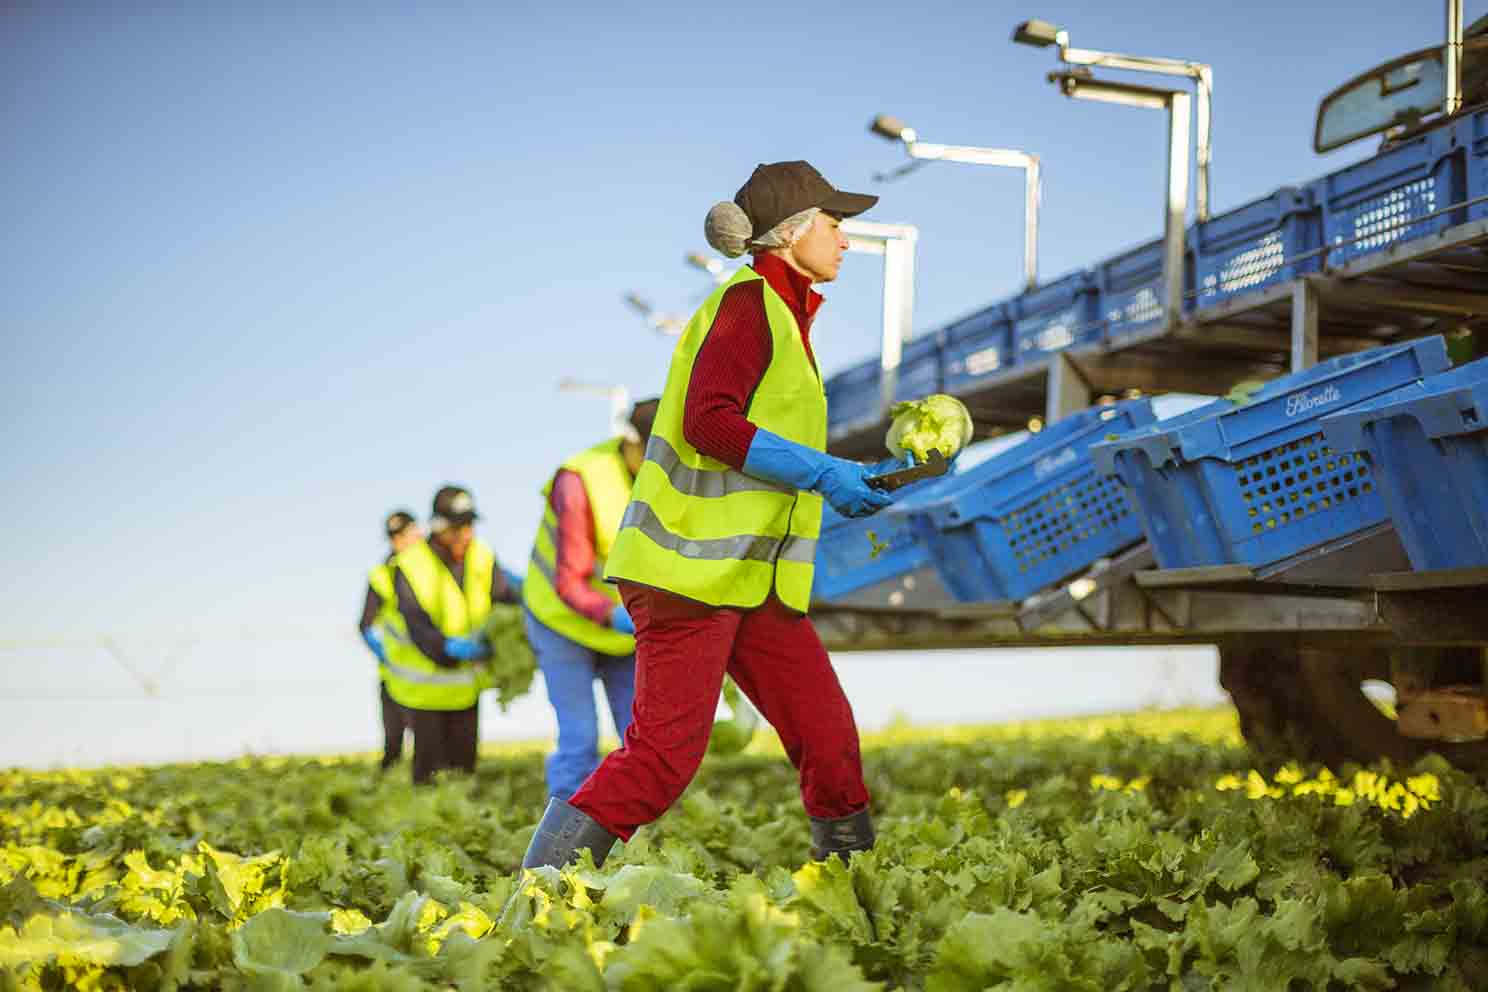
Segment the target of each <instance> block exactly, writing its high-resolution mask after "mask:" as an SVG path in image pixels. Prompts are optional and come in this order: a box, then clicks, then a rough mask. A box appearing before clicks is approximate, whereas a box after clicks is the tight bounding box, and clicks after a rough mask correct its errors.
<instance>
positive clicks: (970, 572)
mask: <svg viewBox="0 0 1488 992" xmlns="http://www.w3.org/2000/svg"><path fill="white" fill-rule="evenodd" d="M1151 420H1152V412H1151V405H1150V403H1148V402H1147V401H1145V400H1141V401H1129V402H1127V403H1124V404H1120V405H1119V406H1118V407H1117V408H1107V409H1105V410H1092V411H1082V412H1081V413H1080V414H1076V415H1074V416H1072V417H1069V418H1065V420H1064V421H1060V422H1057V423H1056V424H1054V425H1051V429H1050V430H1049V431H1047V432H1045V433H1047V434H1048V435H1049V436H1048V437H1045V436H1044V435H1042V434H1041V435H1037V436H1036V437H1034V438H1032V439H1030V440H1028V441H1025V442H1024V443H1023V444H1022V445H1019V446H1018V447H1016V448H1012V449H1010V450H1009V451H1007V452H1004V453H1003V454H1002V455H1000V456H998V457H997V458H995V459H993V460H992V461H990V462H987V463H985V464H983V465H981V466H978V467H977V468H976V469H973V470H972V472H970V473H968V478H969V479H970V478H973V477H975V478H976V484H975V485H968V486H967V487H965V488H963V489H962V490H961V491H960V492H958V493H956V494H955V495H953V496H951V497H949V498H945V499H942V500H940V501H938V502H936V503H934V504H933V505H931V506H929V507H927V510H926V513H925V514H924V516H925V518H926V520H928V521H929V522H930V523H931V524H932V525H933V533H932V535H931V538H930V540H931V545H932V548H933V550H934V557H935V561H936V567H937V569H938V570H939V571H940V572H941V574H942V579H943V581H944V582H945V584H946V586H947V587H948V588H949V589H951V590H952V592H953V594H955V595H956V596H958V597H959V598H962V599H969V600H977V599H980V600H985V599H1022V598H1024V597H1026V596H1029V595H1032V594H1033V593H1034V592H1036V591H1037V590H1039V589H1041V588H1043V587H1044V586H1046V585H1049V584H1050V583H1053V582H1057V581H1059V580H1060V579H1062V578H1064V577H1066V576H1068V575H1070V574H1072V573H1074V572H1078V571H1080V570H1081V569H1083V568H1086V567H1088V566H1089V565H1090V564H1091V563H1092V562H1093V561H1095V560H1096V559H1097V558H1100V557H1103V556H1106V555H1109V554H1111V553H1113V552H1115V551H1117V550H1120V549H1121V548H1123V547H1125V546H1127V545H1129V544H1131V543H1133V542H1134V541H1136V540H1138V539H1140V537H1141V526H1140V523H1139V521H1138V520H1137V519H1136V517H1134V516H1133V515H1132V513H1131V507H1130V505H1129V504H1128V502H1127V500H1126V496H1125V493H1124V492H1123V491H1122V490H1121V488H1120V487H1119V486H1118V485H1117V484H1116V482H1115V481H1114V480H1112V479H1108V478H1105V477H1102V476H1100V475H1098V474H1097V473H1096V471H1095V467H1094V465H1093V464H1092V463H1091V461H1090V459H1089V457H1088V449H1089V447H1090V445H1091V444H1092V443H1094V442H1095V441H1096V440H1098V439H1099V438H1100V437H1101V436H1103V435H1104V434H1106V433H1109V432H1118V431H1122V430H1127V429H1131V428H1132V427H1134V426H1139V425H1142V424H1147V423H1150V422H1151Z"/></svg>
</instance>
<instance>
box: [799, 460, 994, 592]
mask: <svg viewBox="0 0 1488 992" xmlns="http://www.w3.org/2000/svg"><path fill="white" fill-rule="evenodd" d="M964 479H965V477H964V476H962V475H951V476H948V477H946V478H942V479H927V480H925V481H923V482H916V483H913V484H911V485H909V486H906V487H905V488H903V489H901V490H900V491H899V494H898V497H897V500H896V502H895V503H894V505H893V506H892V507H890V508H889V509H887V510H885V511H883V512H882V513H877V514H874V515H873V516H871V517H864V518H861V519H857V520H854V519H852V518H850V517H843V516H839V515H838V514H837V513H835V512H834V511H833V510H832V508H831V507H830V506H828V507H824V508H823V510H822V527H821V537H820V538H819V539H818V541H817V545H816V581H815V584H814V585H813V587H812V593H811V598H812V599H813V600H814V601H817V602H835V601H837V600H841V599H844V598H846V597H847V596H848V595H850V594H851V593H854V592H857V591H858V590H859V589H864V588H867V587H868V586H873V585H877V584H878V583H880V582H884V581H886V580H888V579H895V578H898V577H900V576H902V575H907V574H908V573H910V572H913V571H915V570H917V569H920V568H923V567H924V566H925V565H927V564H929V562H930V549H929V547H928V546H927V545H926V544H925V542H924V541H923V540H922V539H921V538H920V536H919V534H918V532H917V531H916V529H915V526H914V524H913V522H912V520H911V518H910V516H909V514H910V513H911V512H912V511H914V510H915V508H916V507H918V506H920V505H921V504H922V503H924V502H927V501H932V500H934V499H937V498H939V496H940V495H943V494H945V493H946V492H950V491H953V490H954V489H955V488H957V487H958V486H960V485H962V484H963V483H964ZM870 531H871V532H872V533H873V539H872V540H870V539H869V537H868V534H869V532H870ZM875 542H876V543H877V546H878V547H880V550H879V552H878V553H877V554H876V555H875V554H874V547H875Z"/></svg>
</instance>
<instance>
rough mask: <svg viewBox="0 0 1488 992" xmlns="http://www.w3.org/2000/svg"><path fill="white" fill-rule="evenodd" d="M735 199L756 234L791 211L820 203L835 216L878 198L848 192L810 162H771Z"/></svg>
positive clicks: (847, 214) (855, 211)
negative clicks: (824, 175)
mask: <svg viewBox="0 0 1488 992" xmlns="http://www.w3.org/2000/svg"><path fill="white" fill-rule="evenodd" d="M734 202H735V203H736V204H738V205H739V207H740V209H742V210H743V211H744V212H745V213H746V214H748V215H749V222H750V223H751V224H752V225H753V226H754V234H755V236H756V237H761V236H763V235H764V234H765V232H766V231H768V230H770V228H772V227H774V226H775V225H776V224H779V223H780V222H781V221H783V220H785V219H786V218H787V217H789V216H791V215H792V214H796V213H799V212H801V211H802V210H806V209H808V208H810V207H819V208H820V209H822V210H824V211H826V212H827V213H829V214H831V215H833V216H834V217H839V218H841V217H856V216H857V215H858V214H860V213H862V212H863V211H864V210H867V209H868V208H869V207H871V206H873V205H874V204H875V203H877V202H878V197H876V196H873V195H872V194H870V193H847V192H844V191H843V190H839V189H837V188H836V187H835V186H833V185H832V184H831V183H829V182H827V180H826V179H825V178H823V177H822V174H821V173H820V172H817V171H816V169H815V168H813V167H812V165H811V163H809V162H800V161H797V162H772V163H770V164H769V165H760V166H758V167H757V168H756V169H755V170H754V174H753V175H751V176H750V177H749V181H748V182H746V183H745V184H744V185H743V186H741V187H739V192H738V193H736V194H734Z"/></svg>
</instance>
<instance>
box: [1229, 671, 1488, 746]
mask: <svg viewBox="0 0 1488 992" xmlns="http://www.w3.org/2000/svg"><path fill="white" fill-rule="evenodd" d="M1456 660H1459V659H1455V658H1453V657H1451V656H1448V655H1444V656H1443V657H1442V659H1441V661H1442V662H1443V663H1444V666H1443V667H1445V668H1450V666H1451V665H1452V664H1453V663H1454V662H1455V661H1456ZM1219 680H1220V684H1221V685H1222V686H1223V687H1224V688H1225V690H1226V691H1227V692H1229V694H1230V698H1231V700H1233V701H1234V704H1235V709H1236V710H1237V711H1238V712H1239V715H1240V732H1241V734H1242V735H1244V737H1245V741H1246V743H1247V744H1248V745H1250V747H1251V748H1252V749H1253V750H1255V751H1256V752H1257V753H1258V755H1260V756H1261V757H1263V758H1265V759H1268V760H1269V761H1275V760H1277V759H1283V760H1284V759H1286V758H1297V759H1302V760H1311V761H1320V762H1322V763H1324V764H1327V765H1330V766H1332V767H1335V768H1336V767H1339V766H1341V765H1342V764H1344V763H1345V762H1350V761H1353V762H1359V763H1361V764H1368V763H1371V762H1375V761H1378V760H1380V759H1382V758H1388V759H1389V760H1390V761H1392V762H1394V763H1395V764H1397V765H1401V766H1405V765H1410V764H1412V763H1413V762H1415V761H1416V760H1418V759H1419V758H1421V757H1423V756H1425V755H1426V754H1429V753H1431V752H1435V753H1437V754H1440V755H1442V756H1443V757H1445V758H1446V759H1447V760H1449V761H1451V762H1452V763H1453V764H1455V765H1458V766H1460V767H1463V768H1468V769H1472V770H1475V771H1481V770H1484V769H1488V742H1470V743H1460V744H1459V743H1448V742H1445V741H1431V740H1418V739H1415V738H1410V737H1404V736H1402V735H1401V734H1400V731H1399V729H1398V727H1397V726H1396V723H1395V720H1394V718H1393V717H1392V716H1391V715H1389V714H1388V713H1386V712H1385V711H1384V710H1382V709H1381V708H1380V707H1379V706H1377V705H1376V704H1375V703H1374V701H1373V700H1371V699H1370V698H1369V697H1368V696H1367V695H1366V694H1365V693H1364V689H1363V684H1364V683H1365V682H1367V681H1377V682H1384V683H1390V682H1391V681H1392V676H1391V665H1390V651H1389V649H1387V648H1385V647H1374V646H1364V647H1357V648H1334V647H1330V648H1301V649H1297V648H1290V647H1287V648H1255V647H1251V646H1245V647H1239V648H1233V649H1231V648H1225V649H1222V650H1221V652H1220V670H1219Z"/></svg>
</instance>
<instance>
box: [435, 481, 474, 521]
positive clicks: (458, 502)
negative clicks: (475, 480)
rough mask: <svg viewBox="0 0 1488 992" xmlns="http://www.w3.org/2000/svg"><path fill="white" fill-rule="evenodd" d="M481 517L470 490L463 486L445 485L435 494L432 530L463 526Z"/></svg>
mask: <svg viewBox="0 0 1488 992" xmlns="http://www.w3.org/2000/svg"><path fill="white" fill-rule="evenodd" d="M479 519H480V514H479V513H476V512H475V498H474V497H473V496H471V495H470V490H468V489H465V488H464V487H462V486H444V487H442V488H441V489H440V490H439V492H437V493H435V494H434V509H433V511H432V512H431V513H430V514H429V529H430V530H444V528H446V527H462V526H464V525H465V524H468V523H474V522H475V521H477V520H479Z"/></svg>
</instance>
